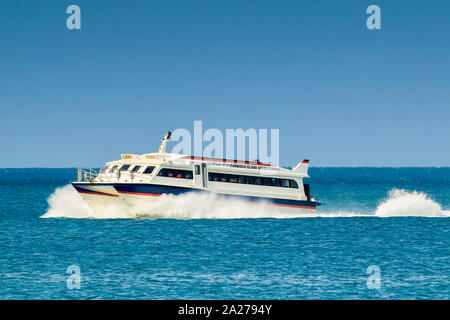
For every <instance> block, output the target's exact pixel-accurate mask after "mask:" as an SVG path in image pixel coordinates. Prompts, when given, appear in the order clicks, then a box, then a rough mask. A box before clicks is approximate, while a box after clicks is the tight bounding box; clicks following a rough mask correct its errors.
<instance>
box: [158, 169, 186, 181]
mask: <svg viewBox="0 0 450 320" xmlns="http://www.w3.org/2000/svg"><path fill="white" fill-rule="evenodd" d="M158 176H160V177H167V178H179V179H192V171H191V170H181V169H169V168H162V169H161V170H159V172H158Z"/></svg>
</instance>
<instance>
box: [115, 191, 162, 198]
mask: <svg viewBox="0 0 450 320" xmlns="http://www.w3.org/2000/svg"><path fill="white" fill-rule="evenodd" d="M117 192H119V193H126V194H137V195H140V196H153V197H159V196H161V193H145V192H131V191H117Z"/></svg>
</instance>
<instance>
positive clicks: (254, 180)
mask: <svg viewBox="0 0 450 320" xmlns="http://www.w3.org/2000/svg"><path fill="white" fill-rule="evenodd" d="M208 180H209V181H215V182H228V183H241V184H254V185H260V186H268V187H284V188H296V189H298V184H297V182H295V181H294V180H290V179H279V178H266V177H254V176H236V175H234V174H227V173H218V172H209V173H208Z"/></svg>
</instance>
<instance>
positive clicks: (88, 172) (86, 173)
mask: <svg viewBox="0 0 450 320" xmlns="http://www.w3.org/2000/svg"><path fill="white" fill-rule="evenodd" d="M97 176H98V172H97V171H95V170H94V169H92V168H89V169H78V182H91V181H93V180H94V179H95V178H97Z"/></svg>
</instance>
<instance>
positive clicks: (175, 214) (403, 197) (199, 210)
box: [42, 185, 450, 219]
mask: <svg viewBox="0 0 450 320" xmlns="http://www.w3.org/2000/svg"><path fill="white" fill-rule="evenodd" d="M154 200H156V201H152V202H142V203H141V204H140V205H136V206H134V207H130V206H128V205H125V204H123V205H122V204H114V205H110V206H106V207H103V208H101V209H100V210H96V211H95V212H94V211H93V210H92V209H91V208H90V207H89V206H88V205H87V204H86V203H85V202H84V201H83V199H82V198H81V196H80V195H79V194H78V193H77V192H76V191H75V189H74V188H73V187H72V186H71V185H67V186H64V187H61V188H57V189H56V190H55V191H54V193H53V194H52V195H51V196H50V197H49V199H48V200H47V201H48V204H49V209H48V211H47V212H46V213H45V214H44V215H43V216H42V218H81V219H83V218H93V219H118V218H125V219H143V218H150V219H157V218H163V219H248V218H279V219H283V218H299V217H399V216H400V217H406V216H417V217H448V216H450V210H443V209H442V207H441V205H440V204H439V203H437V202H435V201H434V200H432V199H430V197H429V196H428V195H426V194H425V193H422V192H417V191H407V190H402V189H393V190H391V191H390V192H389V194H388V197H387V198H386V199H385V200H383V201H381V203H380V204H379V205H378V207H377V208H376V210H375V211H374V212H373V213H370V214H362V213H357V212H345V211H344V212H332V211H331V212H329V210H327V211H325V210H324V212H321V208H320V207H319V209H318V210H317V212H316V213H301V214H286V213H282V212H280V209H279V208H278V207H275V206H267V205H265V204H264V203H263V202H257V203H245V202H242V201H238V200H230V199H224V198H223V197H221V196H218V195H214V194H212V193H211V194H207V193H187V194H183V195H180V196H176V197H175V196H171V195H163V196H161V197H158V198H157V199H154ZM326 205H327V206H332V204H326ZM327 209H329V208H327Z"/></svg>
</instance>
